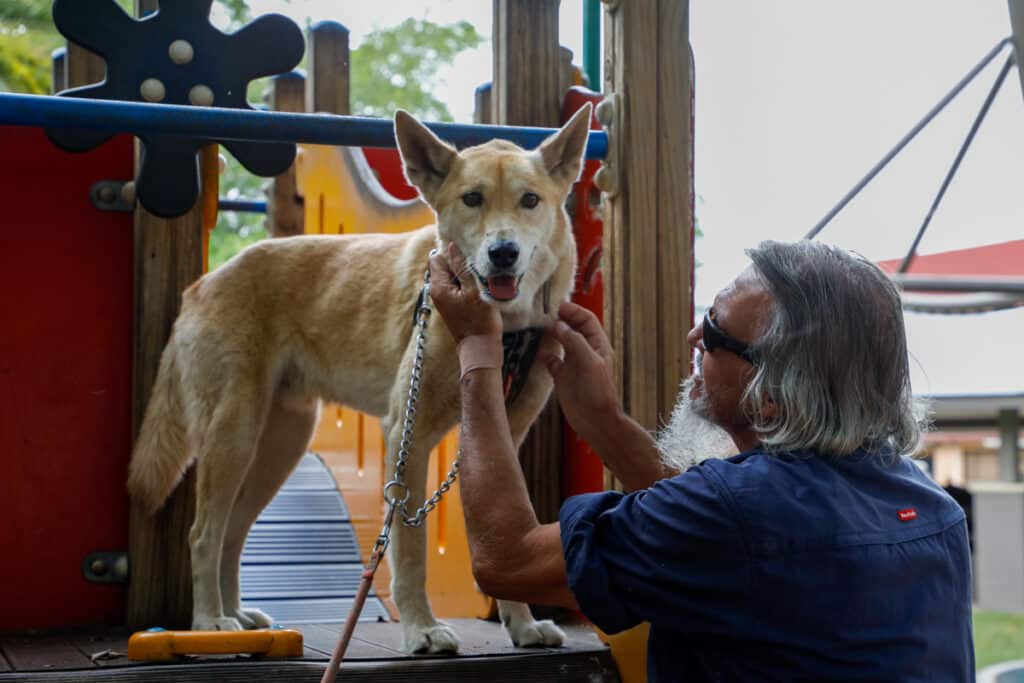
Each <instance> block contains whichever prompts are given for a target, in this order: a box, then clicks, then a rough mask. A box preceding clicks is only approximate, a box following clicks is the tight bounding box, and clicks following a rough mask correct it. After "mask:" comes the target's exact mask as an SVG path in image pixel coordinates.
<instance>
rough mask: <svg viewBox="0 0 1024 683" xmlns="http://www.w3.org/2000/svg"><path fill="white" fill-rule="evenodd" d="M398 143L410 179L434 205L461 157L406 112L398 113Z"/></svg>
mask: <svg viewBox="0 0 1024 683" xmlns="http://www.w3.org/2000/svg"><path fill="white" fill-rule="evenodd" d="M395 141H396V142H397V143H398V151H399V153H400V154H401V155H402V167H403V168H404V169H405V177H406V179H407V180H408V181H409V184H410V185H412V186H413V187H415V188H416V189H418V190H419V191H420V194H421V195H423V199H425V200H426V202H427V203H428V204H431V205H433V203H434V202H433V200H434V197H435V196H436V194H437V191H438V189H440V187H441V185H442V184H443V183H444V179H445V178H447V177H448V173H449V172H450V171H451V170H452V163H453V162H454V161H455V157H457V156H458V154H459V153H458V152H457V151H456V150H455V148H454V147H452V146H451V145H449V144H447V143H445V142H442V141H441V139H440V138H438V137H437V136H436V135H434V133H433V132H431V130H430V129H429V128H427V127H426V126H424V125H423V124H422V123H420V122H419V121H418V120H417V119H416V117H415V116H413V115H412V114H410V113H409V112H407V111H404V110H402V109H399V110H398V111H396V112H395Z"/></svg>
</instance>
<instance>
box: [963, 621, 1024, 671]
mask: <svg viewBox="0 0 1024 683" xmlns="http://www.w3.org/2000/svg"><path fill="white" fill-rule="evenodd" d="M974 657H975V659H976V660H977V662H976V665H977V667H978V668H979V669H980V668H982V667H985V666H989V665H991V664H998V663H999V662H1006V661H1010V660H1014V659H1024V614H1007V613H1002V612H983V611H981V610H975V611H974Z"/></svg>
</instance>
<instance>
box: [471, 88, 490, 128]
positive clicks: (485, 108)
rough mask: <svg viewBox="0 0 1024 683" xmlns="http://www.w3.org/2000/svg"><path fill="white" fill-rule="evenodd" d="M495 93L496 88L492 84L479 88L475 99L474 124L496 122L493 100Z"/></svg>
mask: <svg viewBox="0 0 1024 683" xmlns="http://www.w3.org/2000/svg"><path fill="white" fill-rule="evenodd" d="M493 92H494V86H493V85H492V84H491V83H484V84H483V85H481V86H478V87H477V89H476V93H475V95H474V99H473V101H474V103H475V106H474V109H473V123H480V124H489V123H491V122H493V121H494V103H493V102H492V100H491V95H492V94H493Z"/></svg>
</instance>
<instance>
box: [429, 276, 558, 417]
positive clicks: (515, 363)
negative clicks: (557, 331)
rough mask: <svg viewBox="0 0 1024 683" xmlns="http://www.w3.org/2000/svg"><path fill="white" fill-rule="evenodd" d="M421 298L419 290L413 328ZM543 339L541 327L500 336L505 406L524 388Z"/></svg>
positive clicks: (510, 403)
mask: <svg viewBox="0 0 1024 683" xmlns="http://www.w3.org/2000/svg"><path fill="white" fill-rule="evenodd" d="M423 296H424V290H422V289H421V290H420V293H419V295H417V297H416V305H415V306H413V309H412V324H413V327H414V328H415V325H416V313H417V311H419V310H420V308H421V307H422V306H423ZM543 338H544V328H543V327H528V328H526V329H525V330H518V331H516V332H505V333H504V334H502V335H501V348H502V354H503V357H502V364H501V377H502V389H503V390H504V392H505V405H506V406H510V405H512V403H513V402H514V401H515V400H516V399H517V398H519V394H521V393H522V391H523V387H524V386H526V378H527V377H529V376H530V368H532V367H533V361H534V360H536V358H537V350H538V349H540V340H541V339H543Z"/></svg>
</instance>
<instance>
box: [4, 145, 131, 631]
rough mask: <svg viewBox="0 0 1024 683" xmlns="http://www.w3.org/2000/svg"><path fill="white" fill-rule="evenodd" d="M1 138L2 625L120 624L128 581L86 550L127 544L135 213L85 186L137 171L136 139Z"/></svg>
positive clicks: (8, 627)
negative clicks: (106, 204)
mask: <svg viewBox="0 0 1024 683" xmlns="http://www.w3.org/2000/svg"><path fill="white" fill-rule="evenodd" d="M0 150H3V152H2V159H3V161H2V163H0V207H2V208H0V212H2V213H0V292H2V293H3V295H2V296H0V329H2V330H3V332H2V333H0V457H2V459H3V475H2V476H0V548H2V549H3V555H4V559H3V561H2V562H0V631H11V630H21V629H27V628H52V627H68V626H76V625H84V624H102V623H116V622H118V621H120V620H121V619H122V616H123V605H124V589H123V587H122V586H114V585H107V584H94V583H88V582H86V581H85V579H84V578H83V577H82V571H81V563H82V559H83V558H84V557H85V556H86V555H87V554H88V553H90V552H93V551H96V550H126V549H127V546H128V504H127V494H126V493H125V478H126V467H127V463H128V457H129V452H130V448H131V373H132V362H131V358H132V271H133V267H132V259H133V254H132V217H131V214H128V213H105V212H101V211H98V210H96V209H94V208H93V207H92V205H91V204H90V202H89V188H90V187H91V186H92V184H93V183H94V182H96V181H98V180H101V179H128V178H130V177H131V175H132V145H131V139H130V138H127V137H121V138H118V139H115V140H112V141H110V142H108V143H106V144H105V145H103V146H102V147H101V148H99V149H98V150H95V151H93V152H89V153H86V154H68V153H65V152H62V151H60V150H58V149H56V148H55V147H54V146H53V145H52V144H51V143H50V142H49V141H48V140H47V139H46V137H45V136H44V134H43V133H42V131H40V130H37V129H31V128H7V127H0Z"/></svg>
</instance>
